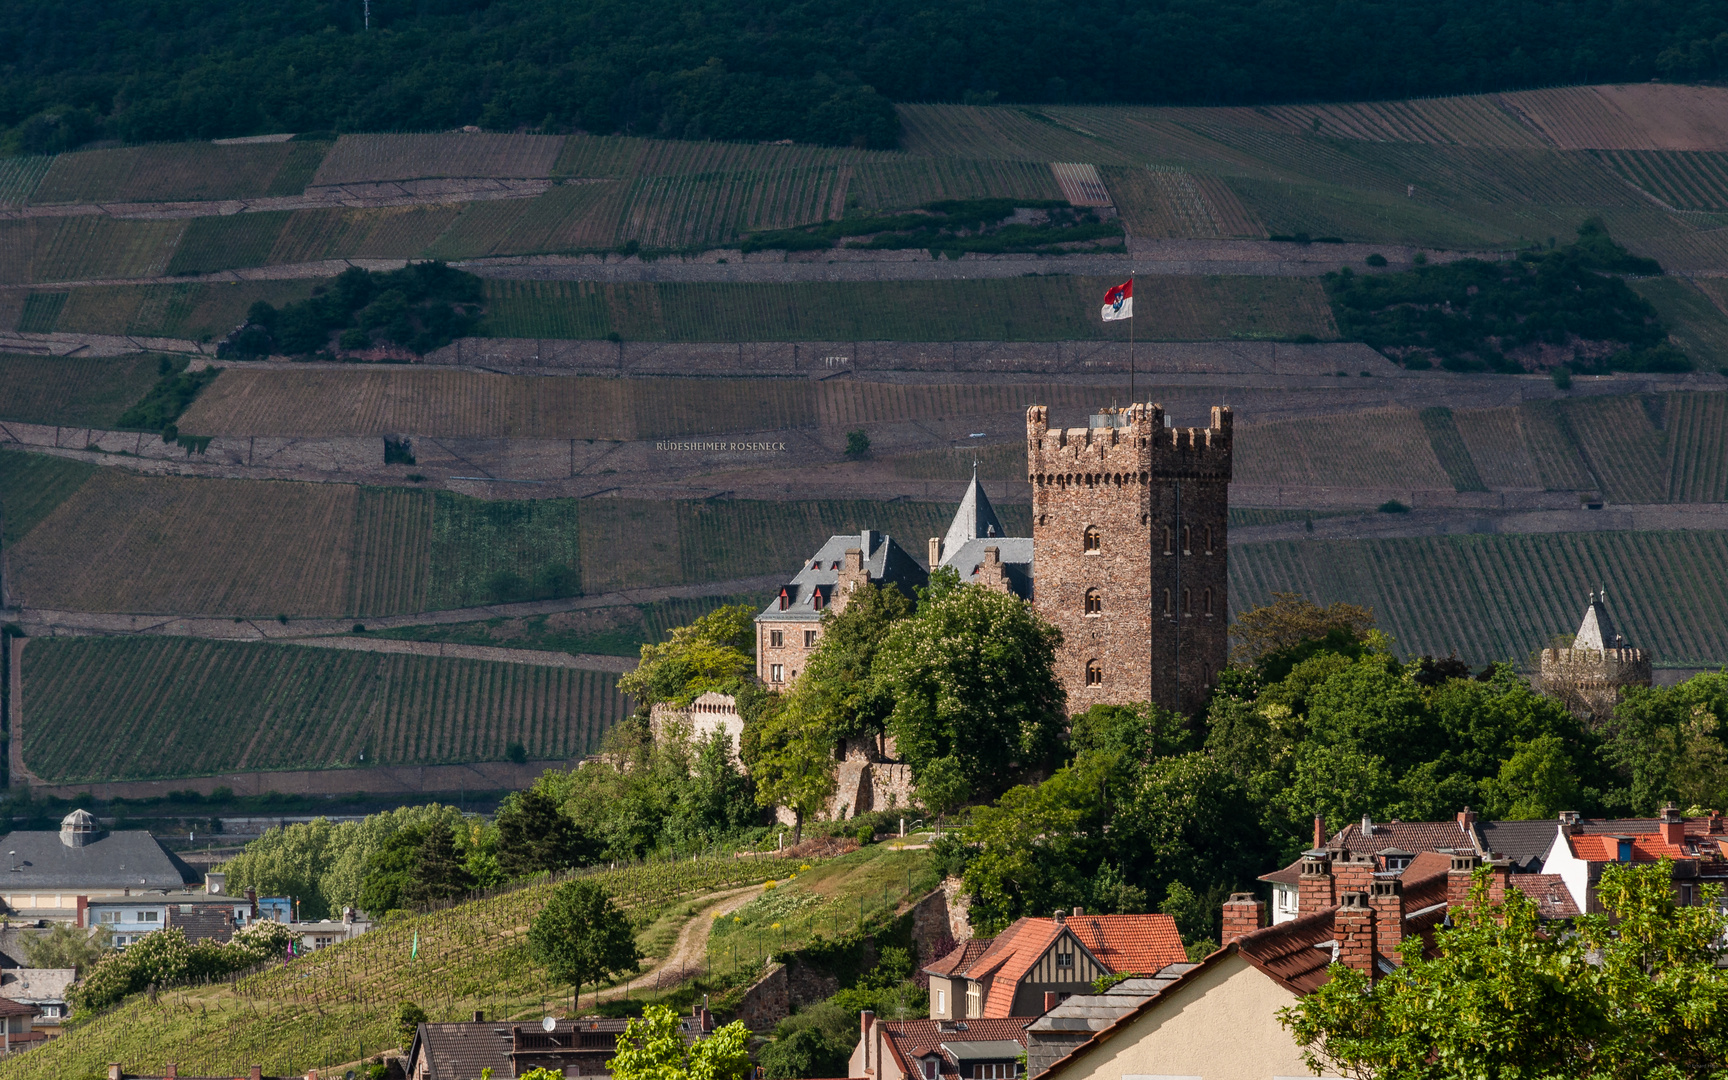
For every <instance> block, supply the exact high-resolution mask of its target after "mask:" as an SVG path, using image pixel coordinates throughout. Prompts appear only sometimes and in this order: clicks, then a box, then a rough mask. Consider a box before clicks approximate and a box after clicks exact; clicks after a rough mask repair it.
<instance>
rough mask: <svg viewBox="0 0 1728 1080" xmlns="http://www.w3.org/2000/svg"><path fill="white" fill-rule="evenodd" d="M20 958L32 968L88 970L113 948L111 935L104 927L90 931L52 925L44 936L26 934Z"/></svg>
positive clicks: (69, 924)
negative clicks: (22, 955) (22, 957)
mask: <svg viewBox="0 0 1728 1080" xmlns="http://www.w3.org/2000/svg"><path fill="white" fill-rule="evenodd" d="M23 941H24V958H25V959H26V960H27V961H29V966H31V967H36V968H77V969H78V970H79V971H88V970H89V969H90V968H92V967H94V966H95V965H96V962H97V961H98V960H100V959H102V957H104V956H106V955H107V954H108V951H109V950H110V949H112V948H113V947H114V935H113V934H112V933H111V932H110V931H109V930H108V928H107V927H106V926H97V927H93V928H91V929H88V930H86V929H84V928H82V927H78V926H73V925H72V924H71V923H52V924H50V925H49V927H48V930H47V931H46V932H45V933H41V934H35V935H26V936H25V937H24V939H23Z"/></svg>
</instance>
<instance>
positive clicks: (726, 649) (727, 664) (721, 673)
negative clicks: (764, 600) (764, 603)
mask: <svg viewBox="0 0 1728 1080" xmlns="http://www.w3.org/2000/svg"><path fill="white" fill-rule="evenodd" d="M755 617H756V613H755V611H753V610H752V609H751V608H750V607H749V606H748V605H745V604H732V605H729V606H726V607H719V608H715V609H714V610H713V611H710V612H709V613H708V614H706V615H704V616H702V617H701V618H699V619H697V620H696V621H695V622H693V623H691V624H690V625H689V626H680V627H678V628H676V629H674V630H673V631H672V632H671V640H669V641H664V642H661V643H660V644H658V645H644V646H642V659H641V661H640V663H638V664H637V666H636V669H635V670H634V671H631V672H629V673H628V674H626V675H624V676H623V677H622V678H620V679H619V680H618V691H619V693H623V694H629V695H630V696H631V697H633V698H635V699H636V704H637V707H638V708H639V709H647V708H648V707H649V706H652V705H655V704H657V703H659V702H662V701H666V702H671V703H672V704H674V705H686V704H689V702H691V701H692V700H694V699H695V698H697V697H700V696H701V695H702V694H704V693H706V692H708V691H709V690H718V691H720V692H722V693H729V692H731V691H732V690H734V689H736V688H737V687H738V685H740V684H741V683H742V682H743V680H744V678H745V676H746V675H748V674H749V673H750V672H751V671H752V670H753V669H754V668H755V666H756V665H755V661H754V660H752V659H751V654H752V650H753V649H754V646H755V639H756V625H755Z"/></svg>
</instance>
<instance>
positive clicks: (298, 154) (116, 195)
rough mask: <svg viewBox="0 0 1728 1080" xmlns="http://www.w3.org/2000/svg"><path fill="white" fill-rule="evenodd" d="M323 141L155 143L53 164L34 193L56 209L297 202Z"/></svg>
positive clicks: (61, 158)
mask: <svg viewBox="0 0 1728 1080" xmlns="http://www.w3.org/2000/svg"><path fill="white" fill-rule="evenodd" d="M329 149H330V144H329V143H328V142H320V141H315V140H298V141H294V142H278V143H245V144H239V145H227V146H221V145H217V144H215V143H157V144H153V145H149V146H126V147H119V148H116V149H112V150H82V151H77V152H74V153H68V154H61V155H59V156H58V157H55V158H54V159H52V160H53V164H52V167H51V168H48V169H47V170H45V172H46V175H45V176H44V177H43V178H42V180H41V182H40V184H39V185H38V186H37V187H36V188H35V190H34V192H32V193H29V198H30V201H31V202H32V203H33V204H35V205H38V206H40V205H47V204H53V203H112V202H120V203H132V202H196V201H203V200H212V199H254V198H259V197H263V196H272V195H298V194H299V193H300V192H301V191H302V190H304V189H305V187H306V183H307V181H309V180H310V179H311V178H312V173H313V170H315V169H316V168H317V167H318V162H319V161H320V160H321V159H322V158H323V157H324V154H325V153H326V152H327V151H328V150H329Z"/></svg>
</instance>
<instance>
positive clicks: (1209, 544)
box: [1206, 525, 1212, 555]
mask: <svg viewBox="0 0 1728 1080" xmlns="http://www.w3.org/2000/svg"><path fill="white" fill-rule="evenodd" d="M1206 554H1208V555H1210V554H1212V526H1210V525H1208V526H1206Z"/></svg>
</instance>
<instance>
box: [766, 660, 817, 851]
mask: <svg viewBox="0 0 1728 1080" xmlns="http://www.w3.org/2000/svg"><path fill="white" fill-rule="evenodd" d="M749 735H750V736H751V737H750V739H749V743H750V745H751V747H752V748H753V754H752V756H751V757H750V758H748V759H746V764H748V765H749V766H750V775H751V776H752V777H753V778H754V779H755V781H756V802H757V804H758V805H761V806H764V807H768V806H784V807H787V808H788V809H790V810H791V811H792V814H793V826H792V837H793V843H797V842H799V841H800V840H801V839H802V838H803V834H804V819H805V818H807V817H811V816H813V815H815V814H817V813H818V812H820V810H821V808H822V805H823V803H825V802H826V801H827V799H828V796H830V795H832V794H833V793H834V734H833V729H832V727H831V726H830V724H829V723H828V722H827V714H826V713H824V711H823V709H822V704H821V691H820V688H819V687H816V686H814V685H812V686H805V685H803V681H802V680H801V679H800V680H798V681H795V682H794V683H793V684H792V686H791V688H790V689H789V690H788V691H787V692H786V693H784V694H782V695H780V697H779V700H778V701H776V702H775V703H774V704H773V705H772V706H771V707H768V708H764V709H762V710H760V712H759V713H758V715H757V717H756V718H755V720H754V721H753V723H752V725H751V729H750V731H749Z"/></svg>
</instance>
